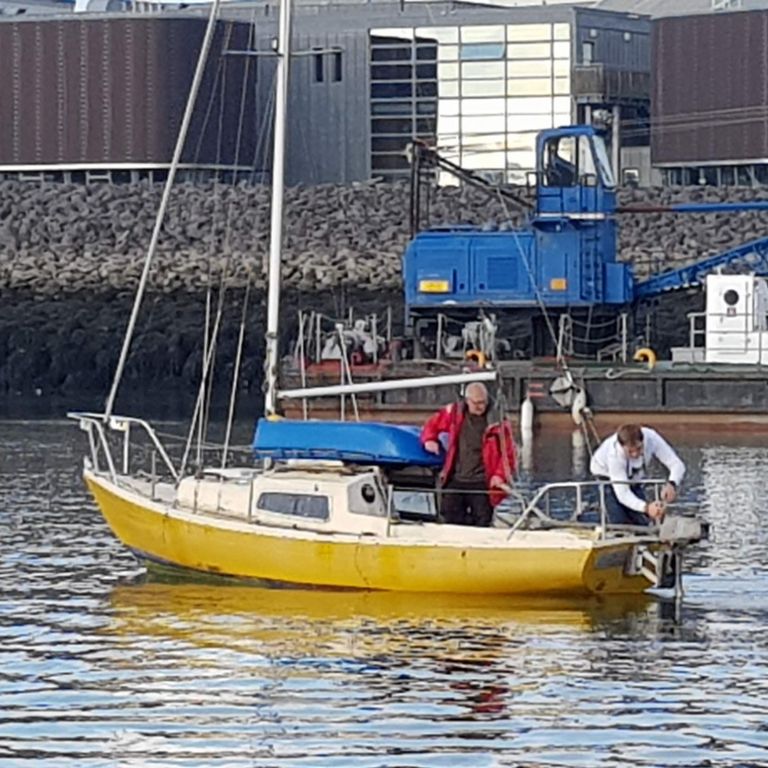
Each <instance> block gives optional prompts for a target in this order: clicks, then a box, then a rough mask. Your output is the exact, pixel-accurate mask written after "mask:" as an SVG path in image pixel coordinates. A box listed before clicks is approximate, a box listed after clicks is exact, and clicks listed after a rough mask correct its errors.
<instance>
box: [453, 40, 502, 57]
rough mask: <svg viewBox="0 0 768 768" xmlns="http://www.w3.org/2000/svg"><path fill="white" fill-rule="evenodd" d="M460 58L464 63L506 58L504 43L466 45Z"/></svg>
mask: <svg viewBox="0 0 768 768" xmlns="http://www.w3.org/2000/svg"><path fill="white" fill-rule="evenodd" d="M459 58H460V59H461V60H462V61H494V60H497V59H503V58H504V43H464V44H463V45H462V46H461V51H460V53H459Z"/></svg>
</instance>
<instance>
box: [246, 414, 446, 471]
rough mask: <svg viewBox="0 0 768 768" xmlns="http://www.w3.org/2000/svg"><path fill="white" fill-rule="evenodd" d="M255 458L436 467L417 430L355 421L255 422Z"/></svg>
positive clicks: (438, 460) (436, 461)
mask: <svg viewBox="0 0 768 768" xmlns="http://www.w3.org/2000/svg"><path fill="white" fill-rule="evenodd" d="M253 449H254V452H255V453H256V455H257V456H258V457H259V458H270V459H326V460H327V459H336V460H339V461H345V462H349V463H352V464H382V465H387V466H405V465H410V466H413V465H416V466H422V467H439V466H441V464H442V461H443V460H442V457H440V456H435V455H434V454H432V453H428V452H427V451H425V450H424V448H423V447H422V446H421V443H420V442H419V429H418V427H404V426H396V425H393V424H375V423H371V422H356V421H294V420H290V419H277V420H271V419H259V422H258V424H257V425H256V434H255V435H254V438H253Z"/></svg>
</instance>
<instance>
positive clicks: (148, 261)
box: [104, 0, 221, 420]
mask: <svg viewBox="0 0 768 768" xmlns="http://www.w3.org/2000/svg"><path fill="white" fill-rule="evenodd" d="M220 2H221V0H213V2H212V3H211V10H210V13H209V14H208V25H207V26H206V28H205V35H204V36H203V42H202V43H201V44H200V55H199V56H198V57H197V65H196V67H195V74H194V75H193V77H192V85H191V87H190V89H189V96H188V97H187V104H186V107H185V108H184V116H183V117H182V119H181V127H180V128H179V135H178V136H177V137H176V146H175V147H174V150H173V157H172V158H171V165H170V167H169V168H168V177H167V178H166V180H165V187H163V196H162V198H161V199H160V207H159V208H158V211H157V216H156V217H155V224H154V227H153V229H152V237H151V238H150V242H149V248H148V249H147V255H146V257H145V259H144V268H143V269H142V272H141V279H140V280H139V287H138V289H137V290H136V296H135V297H134V301H133V309H132V310H131V316H130V318H129V320H128V327H127V329H126V331H125V337H124V338H123V346H122V349H121V350H120V358H119V359H118V361H117V368H116V369H115V376H114V379H113V381H112V388H111V389H110V391H109V395H108V396H107V402H106V404H105V406H104V418H105V420H108V419H109V418H110V416H112V409H113V408H114V406H115V398H117V390H118V388H119V386H120V380H121V379H122V377H123V371H124V369H125V363H126V360H127V359H128V352H129V350H130V348H131V342H132V341H133V334H134V331H135V330H136V320H137V318H138V316H139V309H140V308H141V302H142V299H143V298H144V293H145V291H146V288H147V282H148V281H149V271H150V268H151V266H152V261H153V260H154V258H155V253H156V252H157V244H158V242H159V240H160V233H161V231H162V228H163V222H164V221H165V212H166V210H167V209H168V202H169V201H170V199H171V188H172V187H173V182H174V181H175V179H176V171H177V170H178V167H179V163H180V162H181V153H182V152H183V151H184V143H185V142H186V140H187V132H188V131H189V124H190V123H191V122H192V114H193V112H194V110H195V103H196V101H197V93H198V91H199V90H200V84H201V83H202V81H203V75H204V74H205V65H206V63H207V61H208V54H209V53H210V50H211V42H212V41H213V35H214V32H215V31H216V20H217V19H218V15H219V5H220Z"/></svg>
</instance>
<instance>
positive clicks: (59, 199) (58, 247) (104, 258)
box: [0, 181, 768, 296]
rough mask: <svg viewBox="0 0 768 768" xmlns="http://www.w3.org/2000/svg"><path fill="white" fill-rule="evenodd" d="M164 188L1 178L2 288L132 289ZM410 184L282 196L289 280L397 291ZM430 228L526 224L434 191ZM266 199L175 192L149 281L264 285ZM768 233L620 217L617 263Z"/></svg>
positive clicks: (633, 200)
mask: <svg viewBox="0 0 768 768" xmlns="http://www.w3.org/2000/svg"><path fill="white" fill-rule="evenodd" d="M161 192H162V189H161V187H160V185H154V186H151V185H149V184H136V185H122V186H120V185H114V186H112V185H106V184H104V185H99V184H94V185H90V186H84V185H64V184H49V185H43V186H39V185H36V184H32V183H30V182H15V181H5V182H1V183H0V290H18V289H23V290H29V291H32V292H34V293H35V294H37V295H40V296H52V295H59V294H61V293H73V292H79V291H86V292H92V293H94V294H96V293H104V292H107V293H109V292H114V291H133V290H134V288H135V286H136V284H137V282H138V279H139V276H140V275H141V271H142V266H143V260H144V254H145V252H146V248H147V245H148V244H149V241H150V237H151V234H152V229H153V226H154V218H155V214H156V211H157V209H158V206H159V202H160V196H161ZM408 197H409V194H408V185H407V184H406V183H397V184H384V183H375V182H371V183H360V184H353V185H348V186H339V185H322V186H315V187H293V188H291V189H289V190H288V192H287V196H286V220H285V251H284V259H283V275H282V277H283V284H284V285H285V286H287V287H293V288H296V289H298V290H301V291H305V292H311V291H325V290H328V289H331V288H334V287H338V286H340V285H348V286H366V285H375V286H377V287H380V288H381V287H389V288H397V287H399V286H400V284H401V278H400V264H401V257H402V254H403V251H404V249H405V247H406V245H407V243H408V239H409V222H408V209H409V200H408ZM761 198H765V199H768V189H766V190H763V189H740V188H728V189H723V188H711V187H702V188H683V189H678V190H672V189H663V188H653V189H637V190H631V189H629V190H623V191H622V192H621V193H620V204H622V205H636V206H664V205H668V204H671V203H676V202H693V201H701V202H721V201H751V200H755V199H761ZM431 214H432V217H431V222H432V223H433V224H435V225H439V224H443V225H444V224H476V225H487V226H499V225H501V226H509V222H510V221H512V223H513V224H514V225H519V224H520V223H521V221H522V219H521V216H520V214H519V213H518V212H516V211H514V210H505V208H504V207H503V206H502V205H500V203H499V201H498V200H496V199H493V198H489V197H488V196H487V195H485V194H484V193H482V192H479V191H477V190H472V189H459V188H455V187H454V188H450V187H449V188H443V189H440V190H436V191H435V192H434V193H433V198H432V206H431ZM268 226H269V190H268V189H267V188H266V187H262V186H245V185H243V186H237V187H232V186H221V185H218V186H214V185H210V184H209V185H195V184H192V183H187V184H179V185H177V186H176V188H175V190H174V192H173V193H172V195H171V198H170V203H169V207H168V213H167V217H166V221H165V224H164V226H163V228H162V231H161V235H160V239H159V248H158V253H157V257H156V263H155V268H154V270H153V272H152V275H151V283H150V284H151V286H152V288H153V289H154V290H158V291H160V292H164V293H172V292H176V291H190V292H195V291H199V290H201V288H205V286H206V285H207V284H208V282H209V281H217V280H219V279H220V277H221V275H222V273H223V272H224V271H225V270H226V271H227V273H228V275H229V278H228V279H229V282H230V283H231V284H232V285H235V286H238V285H240V286H241V285H244V284H245V282H246V280H247V276H248V275H249V274H250V275H251V276H252V278H253V280H254V282H255V284H256V285H257V287H263V286H264V265H265V263H266V259H267V253H268ZM766 233H768V212H766V213H761V212H747V213H738V214H697V215H686V214H664V213H648V214H623V215H621V216H620V217H619V254H620V258H621V259H623V260H625V261H630V262H633V263H634V264H635V265H636V269H637V272H638V274H639V275H644V274H647V273H648V272H649V271H655V270H657V269H660V268H667V267H670V266H678V265H682V264H684V263H688V262H691V261H695V260H697V259H701V258H704V257H705V256H708V255H710V254H713V253H717V252H719V251H722V250H725V249H727V248H730V247H733V246H735V245H738V244H740V243H743V242H746V241H748V240H750V239H754V238H757V237H762V236H764V235H765V234H766Z"/></svg>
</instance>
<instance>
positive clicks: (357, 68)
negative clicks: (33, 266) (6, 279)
mask: <svg viewBox="0 0 768 768" xmlns="http://www.w3.org/2000/svg"><path fill="white" fill-rule="evenodd" d="M224 17H225V18H224V20H222V21H221V22H220V31H219V34H218V36H217V43H216V46H215V47H214V51H213V53H212V56H211V59H210V61H209V66H208V73H207V79H206V84H205V88H204V92H203V93H202V94H201V97H200V99H199V100H198V102H199V104H198V112H197V114H196V121H195V124H194V126H193V131H192V132H191V135H190V141H189V142H188V147H187V149H186V151H185V155H184V167H185V169H186V170H187V171H188V172H193V171H199V172H206V171H211V170H215V169H217V168H220V169H221V168H228V169H234V168H235V167H236V168H237V169H239V171H241V172H243V173H244V172H246V171H247V169H249V168H254V167H255V168H256V169H257V171H263V170H264V168H265V167H266V166H268V159H265V155H264V154H263V152H264V151H266V150H265V149H264V148H265V147H266V146H267V145H268V142H265V141H264V135H263V133H264V132H263V128H264V123H265V120H264V116H265V115H266V114H267V112H268V110H269V105H270V102H271V95H270V90H271V82H272V78H271V72H272V69H273V62H272V61H271V59H270V57H269V55H268V53H269V50H270V45H271V40H272V38H273V37H274V34H275V32H276V9H275V7H274V6H272V5H269V4H261V5H259V4H249V5H248V6H243V7H242V8H241V9H238V8H237V7H234V6H231V5H230V6H227V8H226V10H225V12H224ZM204 25H205V20H204V18H203V16H202V15H201V14H200V13H194V12H187V13H185V14H179V13H178V12H174V13H170V12H165V13H158V14H142V15H136V14H112V13H101V14H67V15H60V16H57V17H55V18H44V17H40V16H38V17H35V18H18V17H17V18H14V19H13V20H5V21H2V22H0V68H1V69H2V71H3V72H5V73H8V74H7V75H6V76H5V77H4V78H2V80H0V118H1V119H2V124H3V125H5V126H6V128H5V129H4V130H3V132H2V133H0V172H3V173H5V174H18V173H24V174H44V175H46V176H48V177H58V176H59V175H61V174H64V175H65V176H67V175H68V176H71V174H73V173H74V174H79V173H83V174H87V176H88V177H92V176H94V175H97V174H107V175H110V176H112V175H114V174H121V175H125V174H128V175H129V176H130V177H131V178H134V177H136V175H137V174H138V175H141V174H144V173H152V174H155V175H158V174H161V173H162V171H163V168H167V165H168V163H169V161H170V158H171V154H172V143H173V137H174V136H175V133H176V131H177V129H178V125H179V121H180V117H181V113H182V110H183V102H184V95H185V94H186V92H187V90H188V87H189V83H190V82H191V77H192V72H193V70H194V59H195V55H196V52H197V49H198V47H199V41H200V40H201V37H202V33H203V29H204ZM294 49H295V52H296V55H295V56H294V58H293V61H292V79H291V99H290V101H291V104H290V115H291V120H290V135H289V147H290V156H289V161H288V179H289V181H291V182H293V183H297V182H303V183H322V182H351V181H356V180H363V179H368V178H371V177H381V178H383V179H391V178H396V177H399V176H404V175H407V174H408V172H409V170H408V161H407V158H406V156H405V150H406V147H407V145H408V144H409V143H410V142H412V141H413V140H415V139H419V140H423V141H426V142H429V143H430V144H435V145H437V146H438V147H440V148H441V149H442V150H444V151H445V153H446V155H447V156H448V157H449V158H450V159H454V160H455V161H456V162H459V163H460V164H462V165H465V166H467V167H469V168H471V169H473V170H477V171H480V172H483V173H485V174H487V175H488V176H489V177H491V178H494V179H497V180H500V181H505V182H511V183H524V182H525V179H526V174H527V173H529V172H530V171H532V170H533V168H534V152H533V146H534V145H533V142H534V136H535V134H536V132H537V131H538V130H541V129H542V128H548V127H554V126H557V125H562V124H569V123H572V122H574V121H580V120H585V119H586V120H592V119H594V120H603V122H604V123H605V125H606V128H607V129H608V131H609V132H610V134H611V135H612V137H613V151H614V160H615V163H616V165H620V163H621V154H620V153H621V138H620V131H619V121H620V120H621V119H622V118H627V117H629V118H630V119H631V120H633V121H638V122H645V124H646V125H647V116H648V114H649V93H650V54H649V50H650V21H649V20H648V19H646V18H642V17H637V16H632V15H627V14H620V13H609V12H604V11H598V10H593V9H591V8H586V7H580V6H572V5H570V4H554V5H551V6H550V5H547V6H523V7H513V8H496V7H487V6H480V5H472V4H457V3H453V2H437V3H435V2H432V3H417V2H405V3H400V2H389V1H388V0H376V1H375V2H371V3H365V4H358V3H346V4H334V5H329V4H325V5H316V4H309V3H305V2H303V3H299V4H297V6H296V8H295V13H294ZM246 51H250V52H258V53H260V54H261V55H255V56H246V55H245V53H246ZM237 92H245V93H247V94H248V96H249V98H251V99H252V100H253V103H252V104H250V105H249V107H250V108H249V109H243V106H242V105H241V100H240V98H239V95H237ZM222 93H224V96H222V95H221V94H222ZM222 110H223V111H224V112H225V116H224V117H222V115H221V114H220V112H221V111H222ZM241 116H242V119H241ZM260 117H261V119H259V118H260ZM225 118H226V119H225ZM227 126H229V127H230V130H231V132H232V135H222V134H221V131H224V132H225V133H226V130H227ZM235 134H236V135H235ZM643 141H644V142H645V144H646V145H647V136H646V137H645V139H643V137H641V136H640V137H639V136H638V133H637V132H634V133H633V135H632V136H631V137H630V140H629V144H632V143H642V142H643ZM260 151H261V152H262V154H259V152H260ZM633 166H634V164H633Z"/></svg>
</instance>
